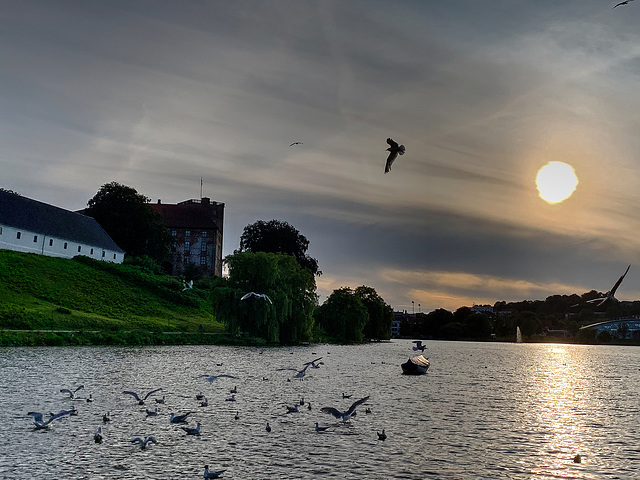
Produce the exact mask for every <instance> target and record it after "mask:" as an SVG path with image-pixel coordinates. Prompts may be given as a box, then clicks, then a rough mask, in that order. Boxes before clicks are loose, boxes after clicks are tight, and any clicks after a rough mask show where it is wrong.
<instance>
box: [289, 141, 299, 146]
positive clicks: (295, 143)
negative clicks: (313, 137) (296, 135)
mask: <svg viewBox="0 0 640 480" xmlns="http://www.w3.org/2000/svg"><path fill="white" fill-rule="evenodd" d="M294 145H302V142H293V143H292V144H291V145H289V146H290V147H293V146H294Z"/></svg>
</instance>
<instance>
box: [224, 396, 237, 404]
mask: <svg viewBox="0 0 640 480" xmlns="http://www.w3.org/2000/svg"><path fill="white" fill-rule="evenodd" d="M224 401H225V402H235V401H236V395H235V394H231V396H230V397H228V398H225V399H224Z"/></svg>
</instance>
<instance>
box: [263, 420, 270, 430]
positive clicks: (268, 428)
mask: <svg viewBox="0 0 640 480" xmlns="http://www.w3.org/2000/svg"><path fill="white" fill-rule="evenodd" d="M264 429H265V430H266V431H267V432H270V431H271V425H269V422H267V426H266V427H265V428H264Z"/></svg>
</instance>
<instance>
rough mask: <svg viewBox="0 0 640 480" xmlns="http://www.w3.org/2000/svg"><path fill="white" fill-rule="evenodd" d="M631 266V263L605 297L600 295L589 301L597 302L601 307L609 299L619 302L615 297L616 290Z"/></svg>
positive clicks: (597, 305) (588, 301)
mask: <svg viewBox="0 0 640 480" xmlns="http://www.w3.org/2000/svg"><path fill="white" fill-rule="evenodd" d="M630 268H631V265H629V266H628V267H627V269H626V270H625V272H624V273H623V274H622V276H621V277H620V278H619V279H618V281H617V282H616V283H615V285H614V286H613V288H612V289H611V290H609V291H608V292H607V293H606V294H605V296H604V297H599V298H594V299H592V300H587V303H595V304H596V307H599V306H600V305H602V304H603V303H605V302H606V301H608V300H613V301H614V302H617V301H618V299H617V298H616V297H615V294H616V290H618V287H619V286H620V284H621V283H622V280H624V277H626V275H627V273H628V272H629V269H630Z"/></svg>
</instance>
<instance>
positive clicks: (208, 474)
mask: <svg viewBox="0 0 640 480" xmlns="http://www.w3.org/2000/svg"><path fill="white" fill-rule="evenodd" d="M224 472H226V470H218V471H211V470H209V465H205V466H204V474H203V475H202V476H203V478H220V476H221V475H222V474H223V473H224Z"/></svg>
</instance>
